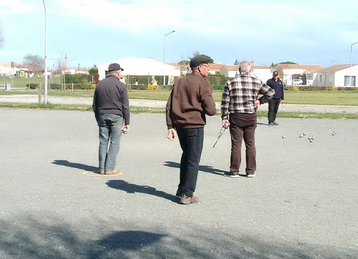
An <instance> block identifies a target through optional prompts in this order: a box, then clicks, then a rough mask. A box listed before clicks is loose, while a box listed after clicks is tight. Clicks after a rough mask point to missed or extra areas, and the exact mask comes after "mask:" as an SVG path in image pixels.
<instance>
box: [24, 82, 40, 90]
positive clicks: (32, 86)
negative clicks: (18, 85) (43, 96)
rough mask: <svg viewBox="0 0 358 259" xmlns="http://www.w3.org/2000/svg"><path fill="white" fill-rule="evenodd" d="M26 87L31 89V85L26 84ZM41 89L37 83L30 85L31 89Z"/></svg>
mask: <svg viewBox="0 0 358 259" xmlns="http://www.w3.org/2000/svg"><path fill="white" fill-rule="evenodd" d="M26 87H27V88H29V84H26ZM38 87H39V84H36V83H30V89H36V88H38Z"/></svg>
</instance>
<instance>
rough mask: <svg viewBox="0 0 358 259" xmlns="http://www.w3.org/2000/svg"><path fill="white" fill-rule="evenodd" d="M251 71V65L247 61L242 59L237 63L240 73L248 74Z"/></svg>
mask: <svg viewBox="0 0 358 259" xmlns="http://www.w3.org/2000/svg"><path fill="white" fill-rule="evenodd" d="M251 71H252V65H251V63H250V62H248V61H242V62H241V63H240V65H239V72H240V74H249V73H250V72H251Z"/></svg>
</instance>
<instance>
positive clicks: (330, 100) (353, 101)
mask: <svg viewBox="0 0 358 259" xmlns="http://www.w3.org/2000/svg"><path fill="white" fill-rule="evenodd" d="M41 92H42V94H43V90H42V91H41ZM93 93H94V90H73V91H72V90H49V91H48V95H49V96H69V97H93ZM21 94H30V95H38V90H23V91H16V90H11V91H0V95H21ZM169 94H170V91H169V90H129V91H128V95H129V98H130V99H145V100H157V101H166V100H168V97H169ZM221 95H222V92H221V91H213V97H214V100H215V102H220V101H221ZM357 100H358V92H357V91H307V92H304V91H285V103H287V104H312V105H343V106H358V101H357Z"/></svg>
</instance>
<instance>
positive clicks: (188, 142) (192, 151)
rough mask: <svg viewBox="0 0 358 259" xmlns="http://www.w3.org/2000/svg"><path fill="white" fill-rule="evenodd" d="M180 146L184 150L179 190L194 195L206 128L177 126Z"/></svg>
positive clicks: (181, 192)
mask: <svg viewBox="0 0 358 259" xmlns="http://www.w3.org/2000/svg"><path fill="white" fill-rule="evenodd" d="M177 133H178V137H179V142H180V146H181V148H182V150H183V153H182V156H181V160H180V183H179V185H178V191H179V192H180V194H185V195H186V196H189V197H191V196H193V193H194V192H195V189H196V182H197V179H198V171H199V162H200V157H201V152H202V150H203V141H204V128H197V129H183V128H177Z"/></svg>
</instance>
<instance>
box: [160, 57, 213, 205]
mask: <svg viewBox="0 0 358 259" xmlns="http://www.w3.org/2000/svg"><path fill="white" fill-rule="evenodd" d="M208 63H209V59H208V57H207V56H204V55H198V56H195V57H194V58H192V59H191V60H190V67H191V70H192V72H193V73H192V74H190V75H188V76H185V77H182V78H180V79H178V80H177V81H175V83H174V86H173V90H172V92H171V94H170V96H169V99H168V101H167V105H166V122H167V127H168V139H169V140H174V139H175V130H176V132H177V134H178V137H179V142H180V146H181V149H182V151H183V153H182V156H181V160H180V182H179V185H178V190H177V193H176V195H177V196H179V197H180V202H179V203H180V204H191V203H197V202H199V198H198V197H196V196H194V195H193V193H194V192H195V188H196V182H197V178H198V171H199V162H200V157H201V153H202V149H203V141H204V125H205V123H206V120H205V115H209V116H212V115H215V114H216V108H215V102H214V99H213V96H212V87H211V86H210V85H209V83H208V82H207V80H206V77H207V76H208V70H209V67H208Z"/></svg>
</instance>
